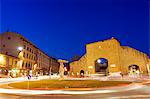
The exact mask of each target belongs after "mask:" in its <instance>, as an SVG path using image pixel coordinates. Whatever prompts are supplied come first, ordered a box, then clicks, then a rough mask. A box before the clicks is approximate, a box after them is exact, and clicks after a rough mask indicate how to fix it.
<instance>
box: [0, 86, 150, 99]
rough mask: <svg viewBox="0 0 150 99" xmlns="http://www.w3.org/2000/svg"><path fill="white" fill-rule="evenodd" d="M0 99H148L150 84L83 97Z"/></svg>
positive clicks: (15, 98) (13, 98)
mask: <svg viewBox="0 0 150 99" xmlns="http://www.w3.org/2000/svg"><path fill="white" fill-rule="evenodd" d="M0 99H150V83H147V84H144V86H143V87H141V88H139V89H134V90H130V91H122V92H112V93H105V94H104V93H100V94H88V95H87V94H85V95H10V94H0Z"/></svg>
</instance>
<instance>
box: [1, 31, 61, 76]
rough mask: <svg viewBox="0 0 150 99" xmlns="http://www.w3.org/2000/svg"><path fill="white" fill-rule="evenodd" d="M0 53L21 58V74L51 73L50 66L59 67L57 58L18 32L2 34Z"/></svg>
mask: <svg viewBox="0 0 150 99" xmlns="http://www.w3.org/2000/svg"><path fill="white" fill-rule="evenodd" d="M0 53H1V54H4V55H8V56H14V57H16V58H19V60H20V67H21V68H19V74H20V75H28V74H33V75H37V74H40V75H43V74H44V75H45V74H49V72H50V68H51V69H53V68H59V63H58V62H57V59H55V58H53V57H50V56H49V55H47V54H46V53H44V52H43V51H41V50H40V49H39V48H37V47H36V46H35V45H34V44H33V43H32V42H30V41H29V40H27V39H26V38H25V37H23V36H22V35H20V34H18V33H14V32H4V33H2V34H1V35H0ZM55 72H58V70H57V69H56V70H55Z"/></svg>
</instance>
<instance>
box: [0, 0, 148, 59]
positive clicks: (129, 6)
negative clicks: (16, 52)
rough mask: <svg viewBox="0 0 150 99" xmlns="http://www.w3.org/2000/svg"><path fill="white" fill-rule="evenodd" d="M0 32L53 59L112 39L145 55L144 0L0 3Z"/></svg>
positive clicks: (3, 0)
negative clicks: (20, 38)
mask: <svg viewBox="0 0 150 99" xmlns="http://www.w3.org/2000/svg"><path fill="white" fill-rule="evenodd" d="M0 1H1V2H0V3H1V10H0V11H1V20H0V22H1V24H0V25H1V26H0V28H1V29H0V30H1V32H5V31H7V30H10V31H16V32H19V33H20V34H22V35H23V36H25V37H26V38H27V39H29V40H30V41H32V42H33V43H34V44H35V45H37V46H38V47H39V48H40V49H42V50H43V51H45V52H46V53H48V54H49V55H51V56H54V57H56V58H64V59H71V58H72V57H73V56H74V55H82V54H84V53H85V44H86V43H89V42H94V41H98V40H103V39H108V38H110V37H112V36H113V37H116V38H117V39H118V40H119V41H121V44H122V45H128V46H131V47H133V48H136V49H138V50H140V51H142V52H145V53H147V54H148V53H149V51H148V50H149V46H148V38H149V37H148V36H149V35H148V34H149V31H148V21H149V20H148V18H149V15H148V0H0Z"/></svg>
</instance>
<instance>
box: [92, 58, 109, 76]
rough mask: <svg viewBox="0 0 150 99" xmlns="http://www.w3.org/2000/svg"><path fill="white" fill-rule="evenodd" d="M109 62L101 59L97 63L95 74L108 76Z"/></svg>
mask: <svg viewBox="0 0 150 99" xmlns="http://www.w3.org/2000/svg"><path fill="white" fill-rule="evenodd" d="M107 69H108V60H107V59H105V58H99V59H97V60H96V61H95V72H96V73H98V74H103V75H105V76H106V75H107Z"/></svg>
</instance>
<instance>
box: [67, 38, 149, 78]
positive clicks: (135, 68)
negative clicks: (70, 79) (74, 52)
mask: <svg viewBox="0 0 150 99" xmlns="http://www.w3.org/2000/svg"><path fill="white" fill-rule="evenodd" d="M149 68H150V64H149V58H148V56H147V55H146V54H144V53H142V52H140V51H138V50H136V49H133V48H131V47H128V46H121V45H120V42H119V41H118V40H117V39H115V38H111V39H108V40H103V41H98V42H94V43H90V44H87V45H86V53H85V54H84V55H83V56H82V57H81V58H80V59H79V60H77V61H73V62H71V63H70V72H71V73H72V75H83V74H84V75H105V76H106V75H110V74H114V73H122V74H124V75H127V74H129V75H134V74H135V75H139V74H143V75H147V74H148V72H150V71H149Z"/></svg>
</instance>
